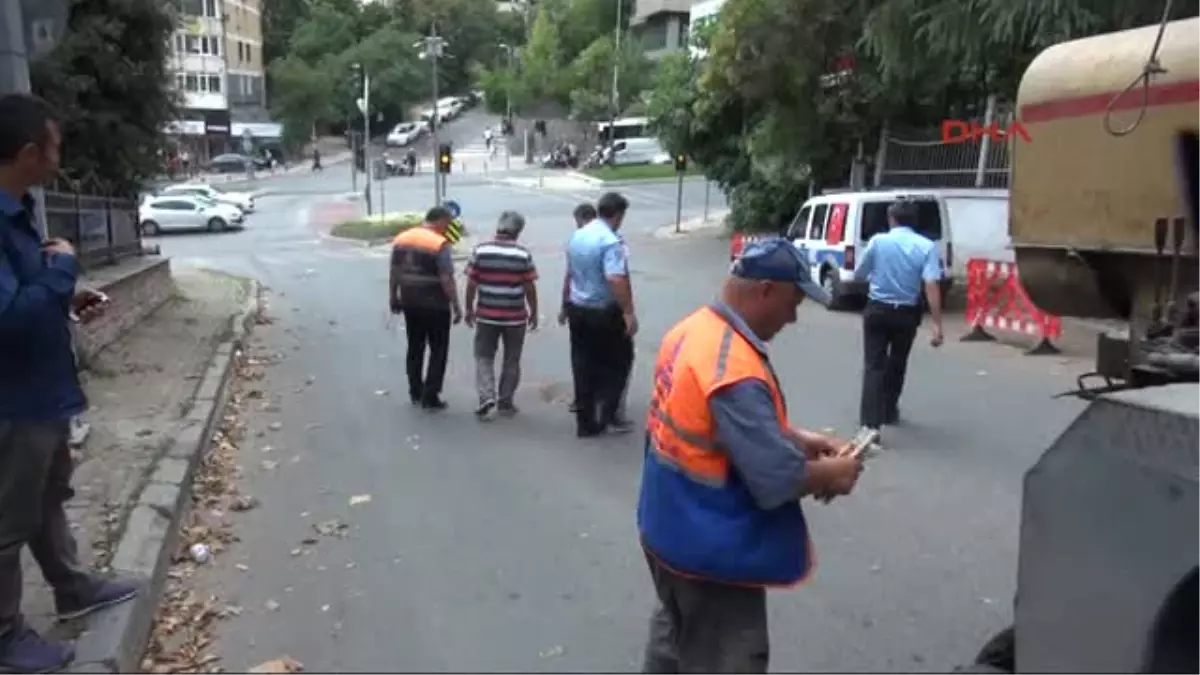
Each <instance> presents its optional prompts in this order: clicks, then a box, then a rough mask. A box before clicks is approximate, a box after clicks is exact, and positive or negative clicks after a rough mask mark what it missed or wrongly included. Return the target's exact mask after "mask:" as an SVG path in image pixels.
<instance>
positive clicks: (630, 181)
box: [564, 171, 704, 187]
mask: <svg viewBox="0 0 1200 675" xmlns="http://www.w3.org/2000/svg"><path fill="white" fill-rule="evenodd" d="M564 175H565V176H567V177H570V178H574V179H576V180H581V181H584V182H585V183H591V184H592V185H595V186H597V187H634V186H637V185H662V184H664V183H670V184H674V183H678V182H679V176H664V177H662V178H625V179H621V180H604V179H603V178H596V177H595V176H589V175H587V174H586V173H584V172H582V171H568V172H567V173H566V174H564ZM695 180H704V176H702V175H700V174H692V175H685V176H684V177H683V182H684V183H687V182H690V181H695Z"/></svg>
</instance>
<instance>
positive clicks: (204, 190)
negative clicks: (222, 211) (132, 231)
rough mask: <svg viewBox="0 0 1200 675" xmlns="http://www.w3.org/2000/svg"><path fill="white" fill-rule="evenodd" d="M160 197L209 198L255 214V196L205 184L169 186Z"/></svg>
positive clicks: (161, 191) (161, 192)
mask: <svg viewBox="0 0 1200 675" xmlns="http://www.w3.org/2000/svg"><path fill="white" fill-rule="evenodd" d="M158 196H160V197H166V196H180V197H184V196H192V197H197V196H198V197H207V198H208V199H211V200H213V201H215V202H219V203H223V204H233V205H234V206H236V207H238V208H239V209H241V210H242V211H244V212H246V213H253V212H254V195H252V194H249V193H246V192H234V191H232V190H221V189H219V188H216V187H213V186H212V185H205V184H203V183H180V184H178V185H168V186H166V187H164V188H162V189H161V190H159V191H158Z"/></svg>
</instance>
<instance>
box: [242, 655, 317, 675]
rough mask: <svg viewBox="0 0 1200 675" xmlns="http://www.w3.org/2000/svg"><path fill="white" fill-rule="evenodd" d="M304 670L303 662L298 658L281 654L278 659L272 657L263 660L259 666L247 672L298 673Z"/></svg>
mask: <svg viewBox="0 0 1200 675" xmlns="http://www.w3.org/2000/svg"><path fill="white" fill-rule="evenodd" d="M302 670H304V664H303V663H300V662H299V661H297V660H296V659H293V658H292V657H290V656H281V657H279V658H277V659H271V660H270V661H263V662H262V663H260V664H258V665H257V666H254V667H253V668H251V669H250V670H249V671H247V672H251V673H267V674H278V673H298V672H300V671H302Z"/></svg>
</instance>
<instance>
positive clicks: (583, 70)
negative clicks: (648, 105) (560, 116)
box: [567, 35, 650, 121]
mask: <svg viewBox="0 0 1200 675" xmlns="http://www.w3.org/2000/svg"><path fill="white" fill-rule="evenodd" d="M614 50H615V42H614V39H613V37H612V36H610V35H605V36H601V37H599V38H597V39H596V40H595V41H593V42H592V43H591V44H590V45H588V46H587V47H586V48H585V49H584V50H583V51H582V52H580V53H579V55H578V56H576V57H575V59H574V60H573V61H572V62H571V63H570V66H569V69H568V71H567V88H568V92H569V97H570V100H571V111H572V115H573V117H575V118H576V119H579V120H588V121H592V120H601V119H608V118H609V117H610V116H611V115H612V113H613V110H612V78H613V62H614V60H616V58H618V57H615V56H614ZM619 59H620V63H619V66H618V91H619V93H620V94H621V99H622V101H624V102H625V103H628V102H630V101H633V100H636V98H637V96H638V95H639V94H640V93H641V92H642V91H643V90H644V89H645V87H646V84H647V83H648V82H649V81H650V72H649V68H648V65H649V64H648V62H647V61H646V59H645V58H644V57H643V56H642V54H641V49H640V47H639V46H638V45H637V44H630V43H629V42H625V43H623V44H622V45H621V51H620V54H619Z"/></svg>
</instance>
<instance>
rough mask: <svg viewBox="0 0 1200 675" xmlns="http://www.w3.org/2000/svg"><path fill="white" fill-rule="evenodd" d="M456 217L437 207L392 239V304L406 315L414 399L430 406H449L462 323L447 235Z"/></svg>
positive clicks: (437, 408) (409, 376) (390, 293)
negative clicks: (453, 333)
mask: <svg viewBox="0 0 1200 675" xmlns="http://www.w3.org/2000/svg"><path fill="white" fill-rule="evenodd" d="M452 219H453V216H452V215H451V213H450V211H448V210H447V209H445V208H443V207H441V206H435V207H433V208H432V209H429V212H428V213H426V214H425V222H424V223H423V224H422V225H421V226H420V227H413V228H410V229H408V230H405V231H404V232H401V233H400V234H398V235H396V238H395V239H393V240H392V265H391V273H390V275H389V277H388V304H389V306H390V307H391V310H392V314H401V313H403V314H404V330H405V333H406V334H407V336H408V355H407V364H406V365H407V369H408V395H409V398H410V399H411V400H412V402H413V403H414V404H418V405H420V406H422V407H424V408H425V409H427V410H441V409H443V408H445V407H446V403H445V401H443V400H442V398H441V396H442V384H443V382H444V381H445V379H446V359H447V357H448V355H449V351H450V324H451V323H456V324H457V323H458V322H459V321H462V306H461V305H459V303H458V289H457V287H456V286H455V284H454V259H453V257H452V251H451V248H452V247H451V245H450V242H449V241H448V240H447V239H446V228H448V227H450V221H451V220H452ZM426 347H428V348H429V370H428V371H426V370H425V349H426Z"/></svg>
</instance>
